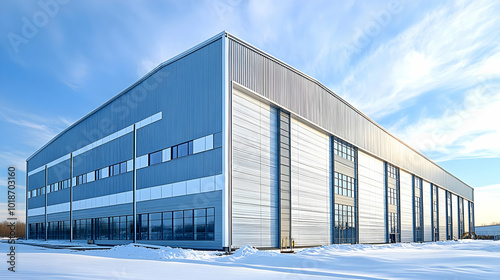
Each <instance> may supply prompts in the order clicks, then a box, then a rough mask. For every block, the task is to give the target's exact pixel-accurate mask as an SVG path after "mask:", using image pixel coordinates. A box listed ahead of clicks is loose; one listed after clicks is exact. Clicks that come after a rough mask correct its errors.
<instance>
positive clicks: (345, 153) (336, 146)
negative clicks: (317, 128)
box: [333, 137, 355, 161]
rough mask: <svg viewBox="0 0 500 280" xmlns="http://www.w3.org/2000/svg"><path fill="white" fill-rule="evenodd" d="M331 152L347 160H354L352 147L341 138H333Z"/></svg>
mask: <svg viewBox="0 0 500 280" xmlns="http://www.w3.org/2000/svg"><path fill="white" fill-rule="evenodd" d="M333 152H334V153H335V154H336V155H338V156H340V157H343V158H345V159H347V160H349V161H354V160H355V154H354V147H353V146H352V145H351V144H348V143H347V142H345V141H342V140H341V139H338V138H336V137H335V138H334V139H333Z"/></svg>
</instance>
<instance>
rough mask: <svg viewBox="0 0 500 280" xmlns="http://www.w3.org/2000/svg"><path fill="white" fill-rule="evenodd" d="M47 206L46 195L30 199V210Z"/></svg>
mask: <svg viewBox="0 0 500 280" xmlns="http://www.w3.org/2000/svg"><path fill="white" fill-rule="evenodd" d="M42 206H45V195H40V196H37V197H32V198H28V209H33V208H38V207H42Z"/></svg>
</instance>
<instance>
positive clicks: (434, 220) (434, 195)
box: [432, 185, 439, 241]
mask: <svg viewBox="0 0 500 280" xmlns="http://www.w3.org/2000/svg"><path fill="white" fill-rule="evenodd" d="M432 232H433V234H434V241H437V240H439V219H438V190H437V186H434V185H432Z"/></svg>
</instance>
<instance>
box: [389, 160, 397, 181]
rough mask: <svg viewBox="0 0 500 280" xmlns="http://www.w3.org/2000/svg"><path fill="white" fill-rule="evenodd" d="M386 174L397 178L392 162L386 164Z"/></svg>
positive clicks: (395, 168)
mask: <svg viewBox="0 0 500 280" xmlns="http://www.w3.org/2000/svg"><path fill="white" fill-rule="evenodd" d="M387 176H389V177H391V178H394V179H396V178H397V167H395V166H394V165H392V164H389V163H388V164H387Z"/></svg>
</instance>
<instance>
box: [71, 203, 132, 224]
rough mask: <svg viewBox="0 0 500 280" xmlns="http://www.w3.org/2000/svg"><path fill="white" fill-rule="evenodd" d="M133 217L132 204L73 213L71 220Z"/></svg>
mask: <svg viewBox="0 0 500 280" xmlns="http://www.w3.org/2000/svg"><path fill="white" fill-rule="evenodd" d="M126 215H133V210H132V203H128V204H120V205H113V206H106V207H96V208H91V209H84V210H77V211H73V220H79V219H89V218H105V217H116V216H126Z"/></svg>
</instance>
